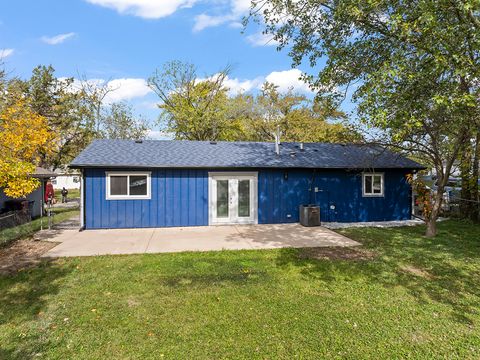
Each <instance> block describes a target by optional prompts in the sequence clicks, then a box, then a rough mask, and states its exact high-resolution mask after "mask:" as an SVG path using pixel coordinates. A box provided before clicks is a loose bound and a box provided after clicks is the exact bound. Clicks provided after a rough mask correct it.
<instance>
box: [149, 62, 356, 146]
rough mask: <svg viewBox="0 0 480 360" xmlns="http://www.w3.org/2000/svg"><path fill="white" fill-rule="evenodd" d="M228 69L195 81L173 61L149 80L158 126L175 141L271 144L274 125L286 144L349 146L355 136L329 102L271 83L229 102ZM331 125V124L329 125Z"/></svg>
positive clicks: (193, 75) (193, 74)
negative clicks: (281, 90)
mask: <svg viewBox="0 0 480 360" xmlns="http://www.w3.org/2000/svg"><path fill="white" fill-rule="evenodd" d="M227 76H228V68H227V69H225V70H224V71H221V72H219V73H217V74H214V75H210V76H208V77H206V79H200V80H199V79H198V76H197V73H196V70H195V67H194V66H193V65H190V64H184V63H180V62H172V63H168V64H166V65H165V67H164V69H163V70H162V71H157V72H156V73H155V74H154V76H152V77H151V78H150V80H149V84H150V86H151V87H152V89H153V90H154V91H155V92H156V93H157V94H158V96H159V97H160V100H161V103H160V104H159V107H160V109H162V115H161V118H160V124H161V125H162V126H163V130H165V131H167V132H171V133H173V134H174V136H175V138H176V139H187V140H227V141H234V140H241V141H272V140H273V133H274V131H275V130H276V128H277V126H280V129H281V131H282V140H284V141H305V142H307V141H308V142H315V141H327V142H349V141H357V140H360V139H361V137H360V136H359V135H358V133H356V132H354V131H353V130H352V129H351V128H349V127H347V126H345V125H344V124H342V123H340V121H342V120H345V114H343V113H342V112H341V111H339V110H337V109H336V107H335V106H333V105H332V103H331V102H327V101H323V102H321V101H320V100H319V101H317V102H312V101H311V100H309V99H308V98H307V97H305V96H304V95H300V94H296V93H294V92H293V91H289V92H287V93H286V94H281V93H279V92H278V90H277V87H276V86H275V85H273V84H270V83H265V84H264V85H263V88H262V91H261V92H260V94H258V95H252V94H246V93H240V94H237V95H236V96H233V97H229V96H228V91H229V90H230V89H228V87H227V85H226V83H225V80H226V79H227ZM332 120H333V121H335V122H334V123H331V121H332Z"/></svg>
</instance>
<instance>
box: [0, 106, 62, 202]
mask: <svg viewBox="0 0 480 360" xmlns="http://www.w3.org/2000/svg"><path fill="white" fill-rule="evenodd" d="M51 139H52V133H51V131H50V129H49V127H48V122H47V119H46V118H45V117H43V116H41V115H38V114H36V113H35V112H34V111H33V110H32V108H31V106H30V104H29V103H28V102H26V101H25V100H24V99H16V100H15V101H12V104H11V105H8V106H6V107H4V108H3V109H2V110H1V112H0V149H1V153H2V156H1V157H0V187H2V188H3V191H4V192H5V194H6V195H8V196H10V197H14V198H18V197H24V196H26V195H28V194H29V193H31V192H32V191H33V190H35V189H36V188H37V187H38V186H39V184H40V183H39V182H38V180H37V179H35V178H33V177H31V176H30V175H31V174H33V173H34V172H35V164H36V162H38V161H39V159H40V156H39V154H40V153H43V154H48V153H49V152H51V151H52V150H54V149H52V147H51V146H52V143H51Z"/></svg>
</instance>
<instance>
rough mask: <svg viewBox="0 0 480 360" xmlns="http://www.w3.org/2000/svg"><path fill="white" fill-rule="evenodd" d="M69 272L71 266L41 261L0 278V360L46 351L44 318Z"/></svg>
mask: <svg viewBox="0 0 480 360" xmlns="http://www.w3.org/2000/svg"><path fill="white" fill-rule="evenodd" d="M72 271H73V265H72V264H71V265H66V264H58V263H56V262H52V261H44V262H42V263H41V264H40V265H39V266H37V267H35V268H32V269H29V270H25V271H20V272H18V273H16V274H12V275H0V331H2V332H3V336H0V338H2V339H3V341H2V343H0V359H28V358H32V357H34V356H35V354H39V353H42V352H43V351H44V350H45V349H46V348H48V344H49V342H50V339H49V338H48V334H47V330H48V326H49V321H50V319H48V318H45V316H44V315H45V312H46V309H47V306H48V303H49V302H51V301H54V300H52V297H53V296H54V295H56V294H57V293H58V292H59V290H60V288H61V286H62V279H63V278H65V276H67V275H68V274H69V273H71V272H72ZM2 328H3V330H2Z"/></svg>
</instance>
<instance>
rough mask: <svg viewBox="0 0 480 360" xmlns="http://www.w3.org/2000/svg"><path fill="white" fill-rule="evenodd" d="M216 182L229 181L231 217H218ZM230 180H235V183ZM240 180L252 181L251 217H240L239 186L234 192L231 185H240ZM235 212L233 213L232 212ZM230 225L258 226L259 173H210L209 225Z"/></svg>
mask: <svg viewBox="0 0 480 360" xmlns="http://www.w3.org/2000/svg"><path fill="white" fill-rule="evenodd" d="M216 180H229V193H230V196H229V217H228V218H224V219H223V218H222V219H218V218H217V217H216V213H217V208H216V196H217V192H216V189H217V184H216ZM230 180H234V181H233V182H232V181H230ZM235 180H236V181H238V180H251V182H250V184H251V186H250V217H248V218H239V217H238V206H237V205H238V193H237V192H238V186H237V189H234V191H232V186H231V184H238V182H236V181H235ZM232 210H233V211H232ZM228 224H258V172H257V171H252V172H239V171H228V172H218V171H214V172H213V171H212V172H209V173H208V225H228Z"/></svg>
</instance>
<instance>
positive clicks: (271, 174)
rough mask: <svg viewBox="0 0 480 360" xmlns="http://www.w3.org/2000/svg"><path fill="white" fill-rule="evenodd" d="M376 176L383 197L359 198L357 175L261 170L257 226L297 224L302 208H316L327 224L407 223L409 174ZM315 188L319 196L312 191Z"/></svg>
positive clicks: (394, 172)
mask: <svg viewBox="0 0 480 360" xmlns="http://www.w3.org/2000/svg"><path fill="white" fill-rule="evenodd" d="M377 172H383V173H384V174H385V175H384V176H385V180H384V181H385V189H384V194H385V196H383V197H363V196H362V173H361V172H359V171H357V172H354V171H346V170H316V171H315V173H314V171H313V170H307V169H305V170H302V169H298V170H283V169H278V170H277V169H275V170H262V171H260V172H259V176H258V222H259V223H260V224H278V223H291V222H298V221H299V206H300V205H302V204H316V205H319V206H320V215H321V219H322V221H327V222H357V221H388V220H406V219H410V214H411V192H410V186H409V185H408V183H407V182H406V178H405V175H406V174H407V173H408V171H407V170H402V169H398V170H397V169H394V170H377ZM285 174H287V178H286V179H285ZM315 187H317V188H318V190H319V192H317V193H315V192H314V191H313V190H314V189H315ZM310 188H311V189H312V191H309V189H310ZM332 207H333V208H332Z"/></svg>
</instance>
